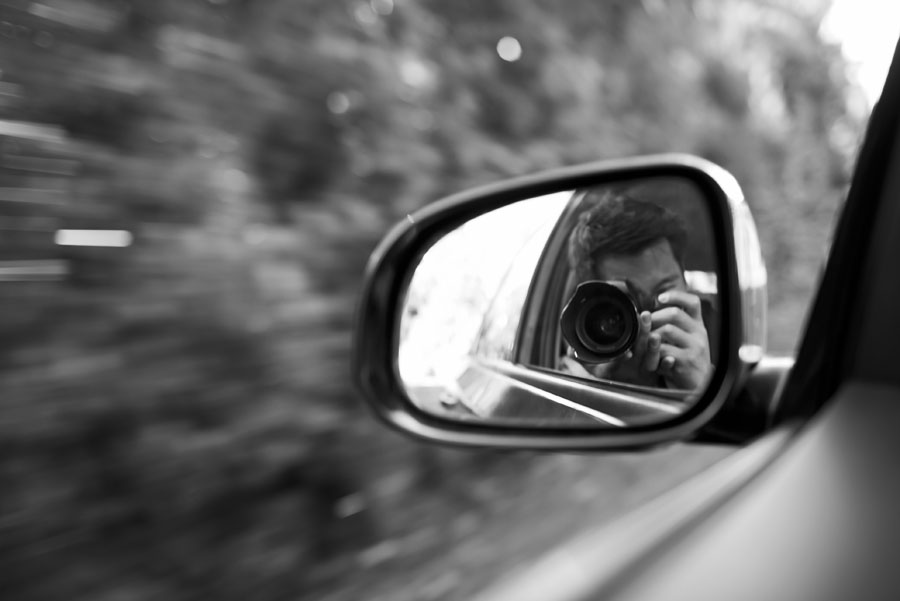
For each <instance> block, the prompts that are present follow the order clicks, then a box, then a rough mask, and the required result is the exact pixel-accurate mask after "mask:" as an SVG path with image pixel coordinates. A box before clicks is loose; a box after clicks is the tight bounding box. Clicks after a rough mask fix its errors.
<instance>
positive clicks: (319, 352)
mask: <svg viewBox="0 0 900 601" xmlns="http://www.w3.org/2000/svg"><path fill="white" fill-rule="evenodd" d="M851 4H853V3H851ZM855 6H856V5H855V4H853V7H854V8H852V9H851V10H850V12H849V13H846V12H845V13H843V14H844V15H845V16H844V17H833V16H832V15H833V14H834V13H832V12H829V6H828V2H807V3H799V5H798V3H794V2H789V1H788V0H784V1H781V0H778V1H772V0H765V1H763V0H760V1H759V2H754V1H751V0H724V1H721V2H719V1H702V0H682V1H677V2H659V1H655V0H643V1H642V2H596V1H594V0H570V1H569V2H567V3H565V9H563V8H562V7H561V6H560V5H559V3H551V2H543V1H541V0H521V1H516V2H508V1H504V0H489V1H488V0H460V1H458V2H444V1H438V0H420V1H412V0H306V1H304V2H287V1H282V0H270V1H268V2H263V1H260V2H249V1H246V0H134V1H130V2H122V1H118V0H40V1H32V0H2V1H0V307H2V311H0V334H2V339H3V344H2V345H0V447H2V448H0V451H2V452H0V491H2V494H0V524H2V528H0V529H2V531H3V535H2V540H0V565H2V566H3V570H2V572H3V573H2V574H0V588H2V589H3V590H4V591H6V592H7V596H8V597H10V598H21V599H57V598H66V599H76V600H77V599H100V598H129V599H136V600H144V599H152V598H160V597H162V598H167V599H175V600H178V599H192V598H196V597H203V598H215V599H246V598H254V599H262V600H266V599H285V598H318V599H335V600H341V599H355V598H361V597H365V598H368V599H457V598H458V599H463V598H468V597H470V596H472V594H474V593H475V592H477V591H478V590H479V588H480V587H482V586H484V585H485V584H486V583H488V582H490V581H492V580H493V579H494V578H495V577H496V576H497V575H499V574H500V573H502V572H504V571H505V570H507V569H511V568H513V567H517V566H520V565H521V564H523V563H525V562H527V561H529V560H531V559H532V558H534V557H536V556H537V555H538V554H540V553H542V552H544V551H546V550H547V549H549V548H551V547H552V546H553V545H554V544H555V543H557V542H559V541H561V540H563V539H565V538H567V537H569V536H572V535H573V534H575V533H577V532H580V531H583V530H584V529H585V528H589V527H593V526H596V525H599V524H603V523H607V522H610V521H611V520H613V519H615V518H616V517H618V516H620V515H622V514H624V513H625V512H626V511H627V510H629V509H630V508H633V507H636V506H638V505H640V504H641V503H643V502H645V501H647V500H648V499H650V498H652V497H654V496H656V495H658V494H660V493H662V492H663V491H665V490H667V489H668V488H671V487H672V486H674V485H676V484H677V483H678V482H680V481H683V480H684V479H685V478H687V477H688V476H689V475H691V474H694V473H697V472H699V471H701V470H703V469H704V468H705V467H706V466H708V465H710V464H711V463H713V462H715V461H717V460H718V459H719V458H721V457H722V456H724V455H725V454H727V453H728V452H729V450H728V449H722V448H710V447H703V446H690V445H676V446H673V447H671V448H667V449H663V450H658V451H654V452H649V453H642V454H629V455H624V454H623V455H615V454H613V455H603V456H596V455H595V456H590V455H578V456H574V455H565V454H557V455H551V454H539V453H531V452H521V453H494V452H489V451H483V450H478V451H462V450H458V449H445V448H439V447H430V446H425V445H423V444H420V443H417V442H414V441H410V440H407V439H405V438H402V437H400V436H397V435H395V434H394V433H391V432H388V431H386V430H385V429H383V428H382V426H381V425H380V424H379V423H377V422H376V421H375V420H373V419H372V418H371V416H370V415H369V414H368V413H367V412H365V411H362V410H361V409H360V401H359V399H358V397H357V392H356V391H355V390H354V388H353V386H352V379H351V378H350V377H349V373H348V364H349V362H350V357H351V356H352V354H353V350H354V349H353V342H352V336H351V330H352V324H353V322H354V316H355V311H356V310H357V306H356V303H357V295H358V291H359V287H360V283H361V281H362V278H363V273H364V269H365V264H366V260H367V258H368V256H369V255H370V253H371V252H372V250H373V249H374V247H375V245H376V243H377V241H378V240H379V239H380V238H381V237H382V236H383V235H384V233H385V232H386V231H387V230H388V229H389V228H390V227H391V225H392V224H394V223H396V222H398V221H401V220H405V219H407V216H408V215H409V214H410V213H411V212H412V211H414V210H415V209H418V208H420V207H422V206H424V205H425V204H427V203H428V202H431V201H432V200H434V199H436V198H440V197H442V196H444V195H446V194H448V193H452V192H455V191H458V190H462V189H465V188H468V187H469V186H473V185H478V184H487V183H490V182H494V181H497V180H499V179H502V178H505V177H508V176H514V175H527V174H529V173H533V172H535V171H538V170H541V169H545V168H549V167H556V166H561V165H571V164H575V163H580V162H585V161H592V160H598V159H604V158H621V157H627V156H633V155H639V154H647V153H653V152H669V151H682V152H689V153H694V154H697V155H700V156H703V157H705V158H707V159H710V160H712V161H714V162H716V163H718V164H720V165H722V166H723V167H725V168H726V169H728V170H730V171H731V172H733V173H734V174H735V175H736V176H737V178H738V179H739V181H740V182H741V184H742V186H743V189H744V192H745V195H746V197H747V200H748V204H749V206H750V209H751V211H752V212H753V215H754V218H755V220H756V223H757V225H758V229H759V236H760V239H761V246H762V248H761V252H762V254H763V256H764V258H765V261H766V264H767V266H768V294H769V297H768V347H769V350H770V351H773V352H790V351H791V349H792V348H793V347H794V345H795V344H796V341H797V340H798V338H799V336H800V334H801V332H802V327H803V315H804V312H805V311H806V307H807V306H808V304H809V300H810V298H811V296H812V294H813V292H814V290H815V286H816V283H817V273H818V265H819V264H820V263H821V260H822V257H823V255H824V251H825V250H827V248H826V247H827V239H828V232H829V231H830V228H831V224H832V223H833V222H834V219H835V216H836V214H837V212H838V209H839V207H840V203H841V202H842V198H843V196H844V193H845V190H846V188H847V186H848V184H849V176H850V173H851V167H852V165H853V161H854V159H855V156H856V146H857V143H858V141H859V139H860V136H861V133H862V130H863V126H864V124H865V120H866V118H867V115H868V111H869V107H870V106H871V100H867V97H866V96H865V95H864V94H863V93H862V92H861V89H862V88H861V87H860V85H859V80H858V78H857V77H856V76H855V75H854V70H853V66H854V64H853V60H855V59H853V58H852V57H851V55H850V54H848V53H847V52H849V51H847V52H845V51H844V50H842V43H843V42H842V40H843V41H846V40H848V39H849V38H847V37H841V36H846V34H845V33H841V27H842V26H843V25H842V24H844V23H847V22H850V21H852V20H854V19H856V18H857V17H858V16H865V15H866V14H874V15H875V19H874V21H872V23H873V24H872V26H871V27H868V28H866V27H864V28H862V29H861V31H863V32H864V36H863V38H857V39H864V38H865V37H868V38H875V37H876V34H877V32H880V31H881V27H880V25H881V24H883V23H887V22H890V21H892V20H891V19H887V18H884V17H883V16H881V18H879V15H882V11H886V10H888V9H887V7H886V6H885V7H882V6H879V7H878V8H877V10H875V9H873V10H871V11H865V10H862V9H857V8H855ZM848 14H849V15H850V16H852V17H853V19H850V18H849V17H847V15H848ZM894 20H896V19H894ZM892 35H894V37H896V34H895V33H894V34H892ZM835 36H837V37H835ZM845 46H846V44H845ZM889 53H890V51H889V50H887V51H884V54H886V55H887V54H889ZM536 240H537V239H535V241H534V246H533V247H529V249H528V250H527V251H525V253H526V254H525V255H523V257H522V258H523V264H524V263H525V262H526V261H525V259H527V260H528V261H531V260H535V257H534V256H533V251H534V250H535V248H537V246H539V243H538V242H537V241H536ZM490 252H492V251H491V249H487V250H485V251H484V253H490ZM516 269H517V270H518V267H516ZM523 269H524V268H523ZM497 277H498V279H497V280H496V281H494V282H492V283H491V284H492V285H500V278H502V275H498V276H497ZM437 281H440V280H439V278H438V280H437ZM522 284H523V281H521V278H519V279H517V276H516V275H515V274H510V275H509V276H508V277H507V280H506V282H505V283H504V284H503V285H502V286H501V288H502V290H501V294H500V295H499V296H500V297H502V299H503V300H502V301H498V303H497V305H496V307H495V309H493V310H492V314H491V315H492V317H491V319H490V320H489V322H488V324H487V328H488V329H487V330H486V335H485V336H483V339H484V344H485V345H486V347H489V348H490V352H495V353H498V352H499V353H502V352H504V351H503V349H508V348H509V342H510V340H509V332H510V331H511V328H512V326H513V324H512V323H511V322H510V321H506V322H504V317H503V316H504V315H508V311H509V310H510V308H511V307H512V306H513V305H515V304H516V303H518V302H520V301H521V293H522V290H523V288H522ZM435 306H436V305H435ZM444 317H447V321H448V323H450V324H451V325H452V323H453V321H454V320H453V316H444ZM477 329H478V324H477V322H476V325H474V326H473V327H472V328H471V330H467V333H468V334H469V337H468V338H467V339H466V344H470V343H471V342H472V340H473V338H472V337H473V336H474V335H475V334H476V333H477ZM460 330H462V328H461V327H460ZM454 340H455V339H454ZM385 344H388V341H385ZM441 344H444V342H443V340H437V341H435V340H425V341H422V342H421V344H419V346H418V347H416V348H418V349H420V351H419V353H418V354H419V356H420V357H427V356H437V355H435V354H433V351H434V347H435V346H440V345H441ZM445 346H446V345H445ZM466 348H467V349H468V348H470V347H468V346H467V347H466ZM385 352H389V350H388V349H386V351H385ZM413 359H415V357H413ZM419 364H421V362H419V363H417V362H416V361H415V360H411V362H410V363H409V364H408V365H411V366H412V368H413V369H416V366H417V365H419ZM398 369H399V367H398ZM417 373H422V374H425V375H427V372H426V371H421V372H417Z"/></svg>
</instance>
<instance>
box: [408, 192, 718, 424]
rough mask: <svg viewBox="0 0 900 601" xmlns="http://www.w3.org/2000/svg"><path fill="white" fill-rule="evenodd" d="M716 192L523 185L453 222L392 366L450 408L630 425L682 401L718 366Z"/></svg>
mask: <svg viewBox="0 0 900 601" xmlns="http://www.w3.org/2000/svg"><path fill="white" fill-rule="evenodd" d="M708 206H709V205H708V203H707V201H706V200H705V199H704V198H703V195H702V193H701V192H700V191H699V190H698V189H697V188H696V186H695V185H694V184H693V183H692V182H690V181H688V180H683V179H679V178H654V179H645V180H639V181H628V182H616V183H614V184H608V185H603V186H596V187H592V188H589V189H582V190H570V191H565V192H559V193H556V194H551V195H547V196H542V197H539V198H529V199H524V200H522V201H519V202H516V203H513V204H511V205H508V206H506V207H502V208H500V209H497V210H495V211H491V212H488V213H486V214H484V215H481V216H479V217H477V218H475V219H472V220H470V221H469V222H467V223H465V224H463V225H462V226H460V227H459V228H457V229H456V230H454V231H451V232H449V233H448V234H446V235H445V236H443V237H442V238H440V239H439V240H437V241H436V242H435V243H434V245H433V246H432V247H431V248H430V249H429V250H428V251H427V252H426V253H425V254H424V256H423V257H422V259H421V261H420V262H419V264H418V266H417V268H416V270H415V273H414V274H413V277H412V279H411V282H410V285H409V288H408V290H407V296H406V302H405V305H404V310H403V315H402V318H401V324H400V345H399V356H398V359H397V360H398V367H399V371H400V375H401V377H402V379H403V382H404V384H405V386H406V389H407V392H408V395H409V397H410V399H411V400H412V401H413V402H414V403H415V404H416V405H417V406H419V407H420V408H421V409H423V410H425V411H428V412H430V413H434V414H436V415H440V416H443V417H448V418H452V419H459V420H476V421H487V422H490V423H496V424H503V423H507V424H510V425H535V426H536V425H541V426H558V427H600V428H622V427H628V426H637V425H645V424H650V423H660V422H663V421H666V420H669V419H672V418H673V417H675V416H677V415H679V414H681V413H683V412H684V411H685V410H687V409H688V408H689V407H690V406H691V404H692V403H693V402H694V401H696V399H697V398H699V396H700V395H701V394H702V393H703V391H704V390H705V388H706V385H707V382H708V381H709V379H710V377H711V376H712V374H713V371H714V369H715V367H714V363H713V358H714V357H716V356H717V353H718V339H719V326H720V316H719V312H718V287H717V281H718V277H717V276H718V273H719V272H718V266H717V265H716V253H715V249H714V237H713V228H712V223H711V218H710V214H709V209H708Z"/></svg>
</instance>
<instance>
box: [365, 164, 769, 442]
mask: <svg viewBox="0 0 900 601" xmlns="http://www.w3.org/2000/svg"><path fill="white" fill-rule="evenodd" d="M659 177H679V178H683V179H685V180H688V181H690V182H691V183H693V184H694V185H695V186H696V187H697V189H698V190H699V191H700V192H701V194H702V196H703V199H704V201H705V202H706V203H707V209H708V211H709V215H710V218H711V223H712V225H713V229H714V233H715V236H714V238H715V249H714V250H715V254H716V258H717V260H718V262H719V265H720V273H719V276H720V278H719V282H718V288H719V293H720V305H721V306H720V311H721V316H722V324H721V332H720V337H721V339H720V351H719V356H718V357H717V365H716V370H715V373H714V375H713V377H712V379H711V381H710V382H709V385H708V387H707V389H706V391H705V392H704V393H703V394H702V396H701V397H700V398H699V399H698V400H697V401H696V403H694V404H693V405H692V406H691V407H690V408H689V409H688V410H687V411H685V412H683V413H681V414H679V415H677V416H674V417H673V418H672V419H671V420H668V421H665V422H663V423H659V424H644V425H635V426H633V427H632V426H629V427H627V428H619V429H603V430H592V429H590V428H587V427H583V428H581V427H577V425H576V427H574V428H573V427H567V428H561V427H554V426H553V425H552V424H550V425H542V424H538V425H531V424H528V425H519V424H515V425H510V424H493V423H476V422H459V421H452V420H448V419H445V418H442V417H440V416H437V415H434V414H432V413H428V412H426V411H423V410H422V409H421V408H419V407H417V406H416V404H415V403H413V402H412V401H411V399H410V397H409V396H408V394H407V391H406V389H405V387H404V385H403V381H402V379H401V376H400V372H399V368H398V362H397V356H398V350H399V345H400V335H399V329H400V328H399V325H400V321H401V318H402V307H403V304H404V299H405V294H406V290H407V287H408V286H409V283H410V281H411V279H412V277H413V272H414V270H415V268H416V266H417V265H418V262H419V260H420V259H421V258H422V256H423V254H424V253H425V252H426V251H427V250H428V249H429V248H430V247H431V245H433V244H434V243H435V241H436V240H438V239H440V238H441V237H443V236H444V235H445V234H447V233H448V232H450V231H452V230H454V229H456V228H458V227H460V226H461V225H463V224H464V223H466V222H468V221H469V220H471V219H473V218H475V217H477V216H480V215H482V214H485V213H487V212H489V211H493V210H496V209H498V208H501V207H504V206H506V205H510V204H512V203H515V202H518V201H521V200H523V199H526V198H530V197H539V196H544V195H548V194H553V193H558V192H561V191H565V190H573V189H581V188H587V187H590V186H598V185H610V184H615V183H616V182H620V181H625V180H631V181H633V180H637V179H640V178H659ZM765 305H766V272H765V266H764V263H763V260H762V255H761V252H760V247H759V241H758V239H757V235H756V229H755V226H754V224H753V219H752V216H751V215H750V211H749V208H748V207H747V204H746V202H745V201H744V198H743V194H742V192H741V190H740V186H739V185H738V183H737V181H736V180H735V178H734V177H733V176H732V175H731V174H729V173H728V172H727V171H725V170H724V169H722V168H721V167H719V166H717V165H715V164H713V163H711V162H709V161H706V160H704V159H701V158H698V157H694V156H690V155H657V156H649V157H641V158H633V159H625V160H618V161H604V162H598V163H590V164H585V165H579V166H574V167H567V168H562V169H556V170H552V171H547V172H543V173H539V174H535V175H531V176H527V177H521V178H515V179H511V180H507V181H504V182H500V183H497V184H493V185H489V186H484V187H480V188H476V189H473V190H469V191H466V192H462V193H460V194H456V195H453V196H450V197H448V198H445V199H443V200H441V201H438V202H436V203H434V204H431V205H429V206H426V207H424V208H423V209H421V210H419V211H417V212H416V213H414V214H412V215H409V216H407V218H406V219H405V220H404V221H403V222H401V223H400V224H398V225H397V226H395V227H394V228H393V229H392V230H391V231H390V232H389V233H388V235H387V236H386V237H385V238H384V240H383V241H382V243H381V244H380V245H379V246H378V248H377V249H376V250H375V252H374V253H373V254H372V257H371V259H370V262H369V265H368V268H367V272H366V279H365V284H364V287H363V292H362V297H361V299H360V304H359V308H358V313H357V323H356V332H355V336H356V339H355V344H354V349H355V357H354V375H355V378H356V383H357V386H358V387H359V388H360V390H361V391H362V393H363V395H364V398H365V399H366V400H367V401H368V403H369V404H370V406H371V407H372V408H373V409H374V410H375V413H376V415H377V416H378V417H379V418H381V419H382V420H384V421H385V422H386V423H387V424H389V425H390V426H392V427H394V428H397V429H400V430H401V431H403V432H406V433H407V434H410V435H413V436H416V437H419V438H423V439H426V440H430V441H435V442H441V443H449V444H457V445H470V446H482V447H501V448H530V449H571V450H578V449H626V448H639V447H647V446H653V445H659V444H665V443H669V442H674V441H678V440H685V439H690V438H694V437H696V436H697V435H698V433H700V432H701V429H703V427H704V426H706V425H707V424H708V423H709V422H710V421H711V420H713V418H714V417H716V416H717V414H719V413H720V412H721V411H722V409H723V407H729V406H731V405H733V403H734V399H735V398H737V395H736V392H737V389H738V386H739V384H740V383H742V382H743V381H744V380H745V379H746V375H747V374H748V372H749V370H750V369H751V368H752V367H753V366H754V365H755V364H757V363H758V362H759V361H760V360H761V359H762V357H763V355H764V351H765V327H766V323H765ZM536 375H537V376H539V377H540V378H541V379H544V380H547V382H548V383H549V384H553V385H560V386H559V387H558V388H557V389H558V390H567V388H566V386H565V385H564V384H566V380H565V379H564V378H562V377H560V376H556V375H554V374H545V373H537V374H536ZM585 388H587V387H584V386H582V387H580V388H579V394H582V395H584V394H588V395H589V394H590V392H591V391H590V390H588V391H587V392H585V390H584V389H585ZM558 396H562V395H558ZM568 398H569V399H570V400H571V398H573V397H568ZM563 400H565V398H564V399H563ZM762 410H763V409H762V408H757V407H754V408H748V407H747V406H741V407H738V408H737V413H736V415H737V414H740V415H748V414H752V415H757V414H759V412H760V411H762ZM748 412H749V413H748ZM719 417H721V416H719ZM762 421H765V420H764V419H762ZM716 422H717V423H719V424H731V425H728V426H726V430H728V429H729V428H731V429H735V430H741V429H743V428H744V426H745V425H747V423H748V422H747V421H746V420H737V423H732V422H735V420H733V419H732V420H731V422H729V420H727V419H725V420H722V419H717V420H716ZM754 423H755V422H754ZM757 429H758V427H757V426H756V425H754V426H753V427H752V428H747V432H729V431H722V429H721V426H720V427H719V430H718V431H717V432H716V434H715V435H713V436H712V437H711V438H712V439H716V440H728V439H729V438H740V437H741V436H746V435H751V434H755V433H756V432H755V430H757Z"/></svg>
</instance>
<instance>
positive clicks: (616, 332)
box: [583, 302, 626, 346]
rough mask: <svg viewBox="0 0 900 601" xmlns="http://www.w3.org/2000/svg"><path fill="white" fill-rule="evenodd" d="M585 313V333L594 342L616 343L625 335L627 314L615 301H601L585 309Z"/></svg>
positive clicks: (599, 343)
mask: <svg viewBox="0 0 900 601" xmlns="http://www.w3.org/2000/svg"><path fill="white" fill-rule="evenodd" d="M583 315H584V334H585V335H586V336H587V338H588V340H590V341H593V342H594V344H597V345H600V346H608V345H614V344H616V342H618V341H619V340H621V339H622V337H623V336H624V335H625V330H626V323H625V315H624V314H623V312H622V309H621V308H620V307H618V306H617V305H616V304H615V303H609V302H603V303H599V304H598V305H597V306H595V307H591V308H590V309H588V310H587V311H585V312H584V314H583Z"/></svg>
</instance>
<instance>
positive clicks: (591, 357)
mask: <svg viewBox="0 0 900 601" xmlns="http://www.w3.org/2000/svg"><path fill="white" fill-rule="evenodd" d="M639 315H640V313H639V311H638V305H637V303H636V302H635V301H634V298H632V296H631V294H629V292H628V288H627V287H626V286H625V285H624V284H623V283H621V282H605V281H603V280H590V281H587V282H582V283H581V284H579V285H578V286H577V287H576V288H575V292H574V293H573V294H572V297H571V298H570V299H569V302H568V303H566V306H565V308H564V309H563V311H562V314H561V315H560V319H559V322H560V328H561V329H562V334H563V337H564V338H565V340H566V342H567V343H568V344H569V346H571V347H572V350H573V351H574V354H575V358H576V359H578V360H579V361H583V362H585V363H605V362H607V361H611V360H613V359H615V358H616V357H619V356H621V355H624V354H625V353H626V352H628V351H629V350H630V349H631V347H632V346H633V345H634V343H635V341H636V340H637V336H638V332H639V330H640V317H639Z"/></svg>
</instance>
